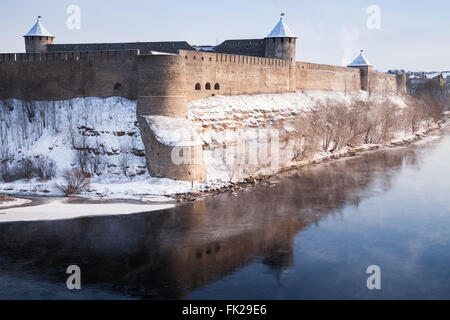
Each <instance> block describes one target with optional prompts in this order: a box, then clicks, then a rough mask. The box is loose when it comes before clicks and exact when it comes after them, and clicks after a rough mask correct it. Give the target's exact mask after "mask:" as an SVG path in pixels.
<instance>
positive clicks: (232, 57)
mask: <svg viewBox="0 0 450 320" xmlns="http://www.w3.org/2000/svg"><path fill="white" fill-rule="evenodd" d="M178 54H179V55H181V56H184V58H185V60H186V63H187V64H199V65H202V64H206V65H208V64H241V65H245V64H247V65H265V66H276V67H289V63H288V61H286V60H282V59H272V58H263V57H255V56H246V55H238V54H227V53H210V52H199V51H186V50H179V51H178Z"/></svg>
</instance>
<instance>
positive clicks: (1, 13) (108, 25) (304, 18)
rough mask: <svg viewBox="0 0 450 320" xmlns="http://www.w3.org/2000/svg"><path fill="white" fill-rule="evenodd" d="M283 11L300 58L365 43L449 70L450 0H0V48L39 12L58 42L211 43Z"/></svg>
mask: <svg viewBox="0 0 450 320" xmlns="http://www.w3.org/2000/svg"><path fill="white" fill-rule="evenodd" d="M69 5H77V6H79V8H80V9H81V28H80V29H79V30H76V29H75V30H70V29H69V28H68V27H67V19H68V18H69V14H67V12H66V11H67V8H68V6H69ZM371 5H376V6H378V7H379V8H380V10H381V15H380V17H381V19H380V22H381V28H380V29H370V28H368V27H367V21H368V19H369V18H370V17H371V15H369V14H367V8H368V7H369V6H371ZM281 12H285V13H286V18H285V21H286V23H287V24H288V25H289V27H290V28H291V30H292V31H293V32H294V33H295V34H296V35H297V36H298V37H299V42H298V48H297V60H299V61H308V62H317V63H326V64H333V65H343V64H346V63H349V62H350V60H352V59H353V58H354V57H356V55H357V54H358V53H359V49H365V51H366V57H367V59H368V60H369V61H370V62H371V63H372V64H373V65H374V66H375V68H376V69H378V70H382V71H386V70H388V69H406V70H428V71H431V70H449V69H450V16H449V13H450V1H448V0H431V1H422V0H421V1H417V0H411V1H407V0H395V1H392V0H391V1H387V0H375V1H364V0H345V1H338V0H335V1H331V0H315V1H299V0H220V1H216V0H209V1H203V0H189V1H186V0H183V1H181V0H166V1H161V0H158V1H154V0H127V1H116V0H95V1H93V0H71V1H65V0H27V1H25V0H15V1H3V0H2V1H0V30H2V32H1V33H0V52H24V50H25V49H24V40H23V38H22V36H23V35H24V34H25V33H26V32H28V30H29V29H30V28H31V27H32V25H33V24H34V23H35V20H36V17H37V16H38V15H42V16H43V23H44V25H45V26H46V27H47V29H48V30H49V31H50V32H51V33H52V34H53V35H55V36H56V40H55V41H56V43H76V42H128V41H164V40H186V41H188V42H189V43H190V44H216V43H217V42H219V43H220V42H222V41H223V40H226V39H245V38H263V37H265V36H266V35H267V34H268V33H269V32H270V31H271V29H272V28H273V27H274V26H275V24H276V23H277V21H278V19H279V15H280V13H281ZM370 21H372V22H373V21H376V20H373V19H371V20H370ZM371 25H375V26H376V24H371Z"/></svg>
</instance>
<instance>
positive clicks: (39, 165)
mask: <svg viewBox="0 0 450 320" xmlns="http://www.w3.org/2000/svg"><path fill="white" fill-rule="evenodd" d="M33 171H34V173H35V174H36V175H37V176H38V177H39V178H41V179H44V180H49V179H51V178H53V177H54V176H55V175H56V163H55V161H53V160H52V159H50V158H49V157H46V156H39V157H38V158H37V159H35V160H34V164H33Z"/></svg>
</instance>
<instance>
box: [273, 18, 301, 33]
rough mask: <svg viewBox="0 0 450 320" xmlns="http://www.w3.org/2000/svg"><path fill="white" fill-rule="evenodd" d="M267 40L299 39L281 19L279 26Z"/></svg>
mask: <svg viewBox="0 0 450 320" xmlns="http://www.w3.org/2000/svg"><path fill="white" fill-rule="evenodd" d="M266 38H297V36H296V35H295V34H294V33H293V32H292V31H291V29H289V27H288V26H287V24H286V23H284V21H283V17H281V19H280V21H279V22H278V24H277V25H276V26H275V28H273V30H272V32H271V33H269V35H268V36H267V37H266Z"/></svg>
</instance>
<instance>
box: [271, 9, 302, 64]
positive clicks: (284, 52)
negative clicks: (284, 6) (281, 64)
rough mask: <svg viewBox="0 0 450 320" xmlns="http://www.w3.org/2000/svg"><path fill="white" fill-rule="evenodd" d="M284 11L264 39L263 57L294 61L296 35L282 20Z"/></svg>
mask: <svg viewBox="0 0 450 320" xmlns="http://www.w3.org/2000/svg"><path fill="white" fill-rule="evenodd" d="M283 16H284V13H282V14H281V18H280V21H279V22H278V24H277V25H276V26H275V28H274V29H273V30H272V32H271V33H270V34H269V35H268V36H267V37H266V38H265V39H264V44H265V57H266V58H272V59H283V60H288V61H291V62H292V63H295V61H296V53H297V50H296V47H297V37H296V36H295V35H294V33H293V32H292V31H291V30H290V29H289V27H288V26H287V25H286V23H284V21H283Z"/></svg>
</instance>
